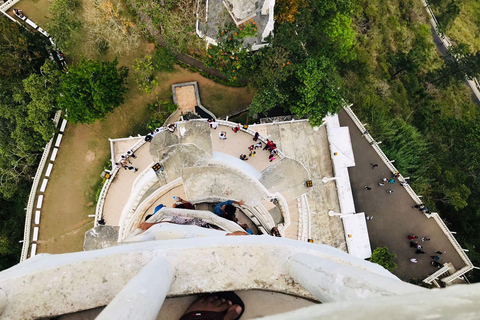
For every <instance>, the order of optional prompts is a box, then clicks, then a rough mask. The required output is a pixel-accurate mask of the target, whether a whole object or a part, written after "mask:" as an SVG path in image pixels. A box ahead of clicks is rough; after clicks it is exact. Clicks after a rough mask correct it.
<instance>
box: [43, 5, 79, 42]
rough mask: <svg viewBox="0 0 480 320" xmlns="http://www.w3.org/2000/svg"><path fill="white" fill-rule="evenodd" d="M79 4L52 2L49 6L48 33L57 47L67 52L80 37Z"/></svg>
mask: <svg viewBox="0 0 480 320" xmlns="http://www.w3.org/2000/svg"><path fill="white" fill-rule="evenodd" d="M80 10H81V2H80V1H78V0H54V1H53V2H52V4H51V5H50V13H51V15H52V17H51V19H50V20H49V21H50V22H49V24H48V32H50V34H51V35H52V36H53V37H54V38H55V42H56V43H57V45H58V46H59V47H60V48H62V49H63V50H65V51H69V50H70V48H71V47H72V45H73V43H75V41H76V40H77V38H78V36H79V35H80V32H79V30H80V29H81V28H82V22H81V21H80V19H79V16H80V14H79V11H80Z"/></svg>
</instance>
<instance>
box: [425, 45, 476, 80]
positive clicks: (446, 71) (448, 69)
mask: <svg viewBox="0 0 480 320" xmlns="http://www.w3.org/2000/svg"><path fill="white" fill-rule="evenodd" d="M448 53H449V55H448V56H447V57H446V58H445V63H444V64H443V66H442V67H441V68H439V69H437V70H435V71H434V72H433V77H434V80H433V83H435V84H439V85H441V86H446V85H449V84H451V83H452V82H455V81H457V82H458V81H464V80H465V78H468V79H472V78H475V77H477V76H478V75H479V74H480V52H475V53H472V52H470V47H469V46H468V45H466V44H464V43H459V44H457V45H453V46H451V47H450V48H449V49H448Z"/></svg>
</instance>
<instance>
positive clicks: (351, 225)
mask: <svg viewBox="0 0 480 320" xmlns="http://www.w3.org/2000/svg"><path fill="white" fill-rule="evenodd" d="M342 222H343V229H344V230H345V240H346V242H347V248H348V253H350V254H351V255H354V256H355V257H358V258H362V259H367V258H370V257H371V256H372V249H371V247H370V241H365V239H369V238H368V229H367V220H366V219H365V213H364V212H360V213H357V214H350V215H343V216H342Z"/></svg>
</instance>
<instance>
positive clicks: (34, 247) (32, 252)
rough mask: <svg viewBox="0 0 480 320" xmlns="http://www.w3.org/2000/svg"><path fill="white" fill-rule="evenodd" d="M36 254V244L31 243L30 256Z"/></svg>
mask: <svg viewBox="0 0 480 320" xmlns="http://www.w3.org/2000/svg"><path fill="white" fill-rule="evenodd" d="M36 254H37V244H36V243H32V249H31V250H30V258H31V257H33V256H35V255H36Z"/></svg>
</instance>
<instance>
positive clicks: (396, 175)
mask: <svg viewBox="0 0 480 320" xmlns="http://www.w3.org/2000/svg"><path fill="white" fill-rule="evenodd" d="M370 166H372V169H375V168H377V167H378V164H376V163H370ZM399 177H400V172H398V171H396V172H394V173H392V177H391V178H390V179H387V178H385V177H382V178H381V179H380V181H379V182H378V186H379V187H384V186H385V184H387V183H388V184H391V185H394V184H395V182H396V180H395V179H397V180H398V178H399ZM398 181H399V183H400V185H401V186H402V187H406V186H407V185H408V182H407V181H400V180H398ZM365 190H372V187H369V186H365ZM386 191H387V193H388V194H392V193H393V190H392V189H387V190H386Z"/></svg>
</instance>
